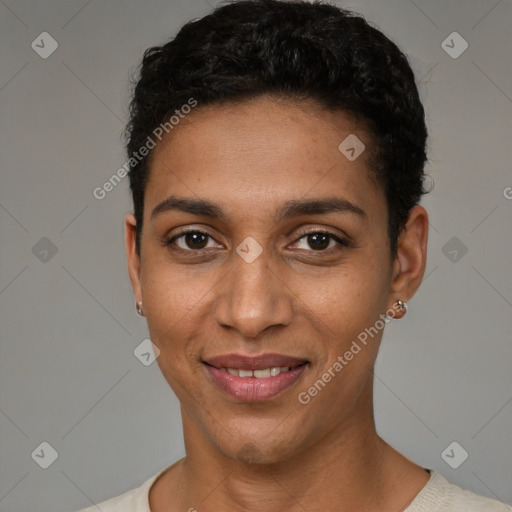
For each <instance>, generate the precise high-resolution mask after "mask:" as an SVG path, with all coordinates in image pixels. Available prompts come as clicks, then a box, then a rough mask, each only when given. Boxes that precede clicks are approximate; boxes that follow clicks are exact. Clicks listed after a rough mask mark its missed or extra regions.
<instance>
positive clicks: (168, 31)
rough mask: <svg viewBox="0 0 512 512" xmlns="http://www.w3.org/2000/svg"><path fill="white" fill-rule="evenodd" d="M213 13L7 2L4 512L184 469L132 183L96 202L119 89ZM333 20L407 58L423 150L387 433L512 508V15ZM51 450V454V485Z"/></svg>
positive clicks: (409, 13)
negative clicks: (422, 114)
mask: <svg viewBox="0 0 512 512" xmlns="http://www.w3.org/2000/svg"><path fill="white" fill-rule="evenodd" d="M209 4H210V5H209ZM213 4H215V2H214V0H209V1H208V2H207V1H205V0H186V1H185V0H181V1H176V2H169V1H164V0H152V1H151V2H148V1H143V0H136V1H135V0H130V1H123V2H121V1H120V0H108V1H99V0H89V1H87V0H76V1H75V0H69V1H64V0H60V1H58V0H53V1H49V0H43V1H35V0H18V1H15V0H3V1H0V34H1V36H0V37H1V40H0V48H1V49H2V50H1V52H2V54H1V79H0V102H1V151H2V153H1V165H2V186H1V190H0V193H1V197H0V223H1V230H2V243H1V246H0V247H1V249H0V250H1V254H0V257H1V276H0V306H1V322H2V324H1V336H2V344H1V348H0V350H1V353H0V356H1V357H0V364H1V366H0V390H1V396H0V442H1V444H0V461H1V462H0V510H2V511H3V512H18V511H20V512H21V511H24V512H27V511H36V510H37V511H38V512H45V511H52V512H62V511H70V510H75V509H78V508H82V507H85V506H89V505H91V504H92V503H94V502H99V501H101V500H104V499H106V498H109V497H112V496H114V495H117V494H120V493H121V492H124V491H126V490H128V489H130V488H132V487H134V486H136V485H139V484H140V483H142V481H144V480H145V479H147V478H149V476H151V475H152V474H154V473H156V472H157V471H159V470H160V469H162V468H164V467H165V466H167V465H169V464H170V463H171V462H173V461H174V460H176V459H177V458H179V457H181V456H182V455H183V454H184V450H183V444H182V439H181V437H182V432H181V423H180V415H179V406H178V403H177V400H176V398H175V397H174V395H173V393H172V391H171V390H170V389H169V388H168V386H167V384H166V382H165V381H164V379H163V377H162V376H161V375H160V372H159V369H158V367H157V364H156V363H154V364H152V365H150V366H144V365H143V364H142V363H141V362H140V361H139V360H138V359H137V358H136V357H135V356H134V353H133V352H134V349H135V348H136V347H137V346H138V345H139V344H140V343H141V341H142V340H143V339H144V338H146V337H147V330H146V326H145V322H144V320H143V319H141V318H140V317H138V316H137V315H136V313H135V309H134V304H133V299H132V294H131V289H130V287H129V281H128V277H127V272H126V265H125V256H124V248H123V217H124V214H125V213H126V212H127V211H129V209H130V207H131V204H130V200H129V195H128V186H127V185H128V184H127V180H126V179H125V180H124V181H123V182H122V183H121V184H119V185H118V186H117V187H116V188H115V189H114V190H113V191H111V192H110V193H108V194H107V196H106V197H105V198H104V199H103V200H98V199H96V198H95V197H94V196H93V190H94V189H95V188H96V187H99V186H102V184H103V183H104V182H105V181H106V180H107V179H108V178H109V177H110V176H111V175H112V174H114V173H115V172H116V170H117V169H118V168H119V167H120V166H121V165H122V164H123V163H124V161H125V159H124V154H123V148H122V144H121V140H120V134H121V131H122V129H123V125H124V122H125V120H126V112H127V101H128V91H129V89H128V79H129V76H130V73H131V72H132V71H133V70H134V69H135V67H136V66H137V65H138V63H139V60H140V58H141V55H142V52H143V50H144V49H146V48H147V47H149V46H152V45H154V44H157V43H162V42H164V41H165V40H167V39H168V38H169V37H170V36H172V35H173V34H175V32H176V31H177V30H178V28H179V27H180V26H181V25H182V24H183V23H184V22H186V21H188V20H189V19H191V18H194V17H200V16H203V15H204V14H206V13H207V12H209V10H210V9H211V7H210V6H211V5H213ZM339 4H340V5H343V6H347V7H349V8H350V7H351V8H354V9H355V10H356V11H358V12H360V13H362V14H364V15H365V16H367V18H368V19H369V20H371V21H372V22H374V23H376V24H377V25H378V26H379V27H380V28H381V29H382V30H383V31H384V32H385V33H387V34H388V35H389V36H391V37H392V38H393V39H394V40H395V41H396V42H397V43H398V44H399V45H400V46H401V47H402V48H403V49H404V50H405V51H406V52H407V53H408V55H409V56H410V60H411V63H412V65H413V68H414V70H415V72H416V74H417V77H418V83H419V87H420V91H421V95H422V98H423V100H424V102H425V106H426V111H427V119H428V125H429V129H430V134H431V137H430V147H431V150H430V159H431V161H430V164H429V166H428V169H427V170H428V172H429V174H430V175H431V176H432V177H433V178H434V180H435V188H434V190H433V192H432V193H431V194H430V195H429V196H427V197H426V198H425V199H424V201H423V204H424V205H425V206H426V207H427V209H428V211H429V213H430V216H431V221H432V223H431V230H430V240H429V252H428V267H427V271H426V275H425V279H424V283H423V285H422V287H421V288H420V291H419V292H418V293H417V295H416V296H415V297H414V298H413V299H412V301H411V302H410V303H409V306H410V307H409V313H408V314H407V316H406V317H405V318H404V319H403V320H401V321H399V322H392V323H391V324H390V325H389V326H388V327H387V328H386V334H385V336H384V342H383V347H382V350H381V353H380V355H379V359H378V364H377V368H376V374H377V379H376V416H377V426H378V430H379V432H380V433H381V435H382V436H383V437H384V438H385V439H387V440H388V441H389V442H391V443H392V444H393V445H394V446H395V447H396V448H397V449H399V450H400V451H402V452H403V453H405V454H406V455H407V456H409V457H410V458H412V459H414V460H415V461H417V462H419V463H420V464H422V465H424V466H425V467H429V468H434V469H437V470H439V471H440V472H442V473H443V474H444V475H445V476H446V477H447V478H448V479H449V480H451V481H453V482H455V483H458V484H459V485H463V486H467V487H469V488H471V489H472V490H474V491H476V492H479V493H482V494H485V495H488V496H493V497H497V498H499V499H501V500H503V501H508V502H511V503H512V485H511V482H512V439H511V437H512V436H511V431H512V428H511V427H512V372H511V371H510V366H511V361H512V344H511V343H510V329H511V318H512V272H510V268H509V265H510V253H511V249H512V237H511V236H510V226H511V225H512V224H511V220H512V200H511V199H507V197H506V196H507V195H508V197H511V196H512V189H510V188H507V187H512V173H511V167H510V162H511V160H512V154H511V150H510V146H511V144H510V136H511V119H512V116H511V113H512V74H511V69H510V63H511V51H510V50H511V48H512V44H511V43H512V36H511V31H510V25H511V22H512V3H511V2H510V1H509V0H501V1H497V0H478V1H477V0H472V1H455V0H450V1H440V0H439V1H426V0H414V1H407V0H392V1H386V2H385V5H384V2H382V1H377V0H373V1H354V2H339ZM43 31H47V32H49V33H50V34H51V35H52V37H53V38H55V40H56V41H57V42H58V45H59V46H58V49H57V50H56V51H55V52H54V53H53V54H52V55H51V56H49V57H48V58H47V59H43V58H41V57H40V56H39V55H38V54H37V53H36V52H35V51H34V50H33V49H32V48H31V43H32V41H34V40H36V42H37V41H40V39H38V36H39V34H41V33H42V32H43ZM453 31H457V32H458V33H460V34H461V35H462V37H463V38H464V39H465V40H466V41H467V42H468V44H469V47H468V49H467V50H466V51H465V52H464V53H463V54H462V55H460V56H459V57H458V58H452V57H451V56H450V55H448V54H447V53H446V52H445V50H444V49H443V48H442V46H441V43H442V41H443V40H445V39H446V37H447V36H448V35H449V34H450V33H452V32H453ZM448 41H449V40H448ZM449 44H450V45H451V46H454V47H455V50H457V49H458V48H460V42H456V41H454V42H453V43H450V42H449ZM40 45H41V43H40ZM458 45H459V46H458ZM48 47H49V46H48V45H47V44H45V48H46V49H48ZM43 237H46V238H47V239H49V240H50V241H51V244H50V243H49V242H48V240H46V239H43V240H42V241H41V239H42V238H43ZM453 237H456V238H455V239H454V240H451V239H452V238H453ZM450 240H451V241H450ZM447 244H448V245H447ZM34 246H35V249H33V248H34ZM464 247H466V248H467V253H465V254H464ZM52 249H53V251H55V249H56V250H57V252H56V253H55V254H53V253H52ZM45 251H48V252H45ZM43 441H46V442H47V443H49V444H50V445H51V446H52V447H53V448H54V449H55V450H56V451H57V453H58V458H57V459H56V460H55V461H54V462H53V464H51V466H49V467H48V468H47V469H42V468H41V467H40V466H39V465H38V463H36V461H38V462H39V463H41V462H44V461H43V459H45V458H46V461H48V460H49V459H48V457H50V452H49V450H48V448H44V446H43V452H41V451H40V450H41V448H38V447H39V445H40V443H42V442H43ZM453 441H456V442H457V443H459V445H460V446H462V447H463V449H465V450H466V451H467V452H468V453H469V457H468V459H467V460H466V461H465V462H464V463H463V464H461V465H460V467H458V469H452V468H451V467H450V466H449V465H448V464H447V463H446V462H445V460H443V458H442V456H441V454H442V452H443V450H444V449H445V448H446V447H447V446H448V445H450V443H452V442H453ZM36 448H38V450H36ZM34 450H36V453H39V458H38V457H37V456H34V457H32V456H31V454H32V453H33V452H34ZM45 450H46V451H45ZM42 453H43V454H44V455H42ZM448 453H449V454H450V455H451V460H452V461H453V460H455V461H457V460H458V459H460V457H461V454H462V453H463V452H462V451H461V448H459V447H456V448H455V450H454V451H453V452H450V450H449V451H448Z"/></svg>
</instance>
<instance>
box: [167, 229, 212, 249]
mask: <svg viewBox="0 0 512 512" xmlns="http://www.w3.org/2000/svg"><path fill="white" fill-rule="evenodd" d="M214 242H215V241H214V239H213V238H212V237H211V236H210V235H209V234H208V233H203V232H202V231H186V232H184V233H181V234H180V235H176V236H174V237H172V238H170V239H169V240H167V241H166V243H165V245H167V246H172V245H176V246H177V247H178V248H180V249H182V250H184V251H190V252H193V251H200V250H202V249H205V248H210V247H214V246H215V244H214V245H211V243H214ZM208 244H210V245H208Z"/></svg>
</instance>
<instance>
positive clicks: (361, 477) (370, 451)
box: [152, 389, 428, 512]
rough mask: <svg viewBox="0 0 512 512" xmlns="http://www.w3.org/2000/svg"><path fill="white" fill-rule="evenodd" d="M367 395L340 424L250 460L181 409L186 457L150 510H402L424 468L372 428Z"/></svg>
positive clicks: (425, 477) (421, 482)
mask: <svg viewBox="0 0 512 512" xmlns="http://www.w3.org/2000/svg"><path fill="white" fill-rule="evenodd" d="M371 395H372V393H371V389H370V390H369V392H368V396H367V397H365V398H366V400H364V402H362V403H361V402H360V404H361V405H360V407H359V408H360V410H359V411H355V412H356V414H355V415H351V417H350V419H349V420H347V421H346V422H345V423H344V424H343V425H340V426H339V427H338V428H336V429H333V430H332V431H330V432H329V434H328V435H327V436H324V437H322V438H321V439H320V440H319V441H317V442H315V443H313V444H310V445H308V446H307V447H304V448H303V449H302V450H299V451H297V452H296V453H295V454H294V455H293V456H291V457H288V458H286V459H285V460H281V461H279V462H276V463H271V464H261V463H250V462H249V463H248V462H247V461H248V460H250V458H251V453H250V451H251V450H250V449H249V448H247V449H246V450H245V456H244V457H243V459H244V460H243V461H241V460H239V459H238V460H234V459H233V458H230V457H227V456H226V455H224V454H222V453H221V451H220V450H219V449H217V448H216V447H214V446H213V445H212V443H211V442H210V441H209V440H207V439H206V438H205V437H204V436H203V435H201V432H199V431H198V430H197V426H196V425H195V423H194V422H193V421H192V420H191V419H190V418H188V416H187V415H186V413H183V417H184V433H185V444H186V448H187V457H186V458H185V459H183V460H182V461H180V463H178V465H176V467H175V468H174V471H173V474H174V477H173V478H170V479H169V480H168V481H167V492H166V498H165V499H164V500H162V503H163V502H164V501H165V502H166V508H165V509H164V508H163V507H162V508H161V509H160V508H158V507H157V506H155V507H154V508H153V507H152V510H155V512H160V510H166V511H169V510H194V509H195V510H197V511H199V512H210V511H211V512H214V511H218V510H244V511H247V512H253V511H254V512H256V511H261V510H266V511H268V512H282V511H283V510H286V511H289V512H299V511H300V512H303V511H304V510H308V511H317V510H318V511H320V510H333V506H334V507H335V510H336V511H337V512H348V511H353V510H365V511H373V510H375V511H377V510H378V511H379V512H384V511H388V510H389V511H392V512H399V511H401V510H403V508H405V506H406V505H407V503H409V502H410V501H411V500H412V499H413V498H414V496H415V495H416V494H417V493H418V492H419V491H420V489H421V488H422V487H423V485H424V484H425V482H426V481H427V480H428V474H427V473H426V472H425V471H423V469H422V468H420V467H419V466H417V465H415V464H413V463H412V462H410V461H409V460H407V459H406V458H405V457H403V456H401V455H400V454H398V452H396V451H395V450H394V449H393V448H391V447H390V446H389V445H387V444H386V443H385V442H384V441H383V440H382V439H381V438H380V437H379V436H378V435H377V433H376V430H375V424H374V419H373V408H372V405H371V403H372V396H371ZM368 404H369V407H368ZM171 476H172V475H171ZM171 480H172V482H173V483H172V484H171ZM396 482H399V484H400V485H399V486H398V485H397V484H396ZM155 503H156V502H155ZM171 504H172V507H174V508H169V507H170V506H171Z"/></svg>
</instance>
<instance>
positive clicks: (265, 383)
mask: <svg viewBox="0 0 512 512" xmlns="http://www.w3.org/2000/svg"><path fill="white" fill-rule="evenodd" d="M203 363H204V365H205V367H206V370H207V371H208V373H209V375H210V377H211V379H212V381H213V383H214V384H215V385H216V387H218V388H220V389H221V390H222V391H223V392H224V393H226V394H227V395H229V396H230V397H231V398H234V399H236V400H237V401H243V402H261V401H264V400H269V399H270V398H273V397H275V396H277V395H278V394H280V393H282V392H283V391H285V390H287V389H288V388H290V387H291V386H292V385H293V384H295V383H296V382H297V381H298V380H299V379H300V377H301V376H302V374H303V373H304V371H305V370H306V368H307V367H308V366H309V361H306V360H304V359H298V358H294V357H288V356H282V355H277V354H269V355H263V356H259V357H246V356H239V355H228V356H219V357H215V358H212V359H209V360H207V361H203Z"/></svg>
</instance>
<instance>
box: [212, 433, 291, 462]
mask: <svg viewBox="0 0 512 512" xmlns="http://www.w3.org/2000/svg"><path fill="white" fill-rule="evenodd" d="M224 448H225V449H224V450H222V451H223V452H224V454H225V455H226V456H227V457H229V458H230V459H233V460H234V461H236V462H240V463H242V464H255V465H272V464H278V463H280V462H284V461H285V460H287V459H290V458H291V457H293V456H294V455H295V454H296V453H297V451H298V447H297V446H295V445H291V444H290V441H289V440H282V441H278V440H277V439H271V438H270V439H269V438H266V439H261V440H247V441H241V442H239V443H234V442H233V441H232V440H231V442H230V443H229V445H228V446H225V447H224Z"/></svg>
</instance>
